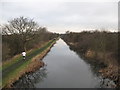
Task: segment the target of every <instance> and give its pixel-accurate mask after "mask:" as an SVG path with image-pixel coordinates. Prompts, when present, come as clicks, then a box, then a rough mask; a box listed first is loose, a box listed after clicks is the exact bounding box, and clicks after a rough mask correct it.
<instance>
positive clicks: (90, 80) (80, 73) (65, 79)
mask: <svg viewBox="0 0 120 90" xmlns="http://www.w3.org/2000/svg"><path fill="white" fill-rule="evenodd" d="M43 61H44V62H45V64H46V65H45V66H44V67H43V68H40V69H39V70H37V71H36V72H34V73H31V74H27V75H25V76H24V77H22V78H21V79H20V80H19V81H17V82H16V83H15V84H14V87H17V88H18V87H19V88H99V87H106V85H105V83H103V79H102V78H101V77H98V76H97V75H96V74H95V73H94V72H93V71H92V70H91V65H90V64H88V63H86V62H85V61H84V60H83V59H82V58H80V56H78V55H77V54H76V52H74V51H72V50H70V49H69V46H68V45H67V44H66V43H65V42H64V41H63V40H62V39H59V40H58V41H57V42H56V44H55V45H54V46H53V47H52V48H51V50H50V52H49V53H48V54H47V55H46V56H45V57H44V58H43ZM108 82H109V83H112V81H111V82H110V81H109V80H108ZM107 86H109V85H107Z"/></svg>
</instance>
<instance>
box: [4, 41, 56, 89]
mask: <svg viewBox="0 0 120 90" xmlns="http://www.w3.org/2000/svg"><path fill="white" fill-rule="evenodd" d="M55 42H56V40H55V39H54V40H50V41H49V42H46V43H44V45H42V46H41V47H39V48H37V49H36V48H35V49H33V50H31V51H28V52H27V56H26V60H23V59H22V56H21V55H18V56H17V57H15V58H14V59H13V60H11V61H10V62H8V63H5V64H3V66H2V67H3V68H2V88H11V87H13V83H14V82H15V81H17V80H19V79H20V78H21V77H22V76H24V75H25V74H27V73H30V72H34V71H36V70H37V69H39V68H40V67H42V66H44V63H43V62H42V61H41V60H40V59H42V58H43V57H44V56H45V55H46V54H47V53H48V52H49V50H50V49H51V47H52V46H53V44H55ZM11 63H12V64H11Z"/></svg>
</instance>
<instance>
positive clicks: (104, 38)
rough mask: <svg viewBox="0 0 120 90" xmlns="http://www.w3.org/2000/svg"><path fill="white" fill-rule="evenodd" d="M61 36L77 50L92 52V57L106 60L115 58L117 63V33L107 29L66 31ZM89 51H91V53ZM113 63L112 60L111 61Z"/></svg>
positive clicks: (84, 52) (83, 52)
mask: <svg viewBox="0 0 120 90" xmlns="http://www.w3.org/2000/svg"><path fill="white" fill-rule="evenodd" d="M62 38H63V39H64V40H65V41H66V42H67V43H68V44H70V45H71V46H72V45H73V46H74V48H76V50H77V51H79V52H80V53H82V54H84V55H85V54H86V53H87V52H88V51H89V52H90V51H93V52H94V56H93V57H94V58H96V59H102V61H105V60H106V63H105V64H108V62H109V60H113V59H114V60H116V61H115V63H118V50H120V49H119V47H118V33H117V32H107V31H101V32H100V31H94V32H90V31H83V32H80V33H74V32H68V31H67V32H66V34H64V35H62ZM93 52H91V53H93ZM112 63H113V62H112Z"/></svg>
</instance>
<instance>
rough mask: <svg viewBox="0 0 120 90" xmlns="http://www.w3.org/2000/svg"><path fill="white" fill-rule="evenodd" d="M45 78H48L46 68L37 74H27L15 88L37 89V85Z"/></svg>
mask: <svg viewBox="0 0 120 90" xmlns="http://www.w3.org/2000/svg"><path fill="white" fill-rule="evenodd" d="M44 78H47V69H46V67H45V66H44V67H42V68H40V69H39V70H38V71H36V72H35V73H30V74H26V75H25V76H24V77H22V78H21V79H20V80H19V81H17V82H16V83H15V84H14V88H16V87H20V88H35V83H38V82H42V81H43V80H44Z"/></svg>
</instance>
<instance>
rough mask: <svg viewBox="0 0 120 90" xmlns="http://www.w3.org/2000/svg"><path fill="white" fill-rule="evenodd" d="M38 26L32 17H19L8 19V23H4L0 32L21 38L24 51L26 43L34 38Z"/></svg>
mask: <svg viewBox="0 0 120 90" xmlns="http://www.w3.org/2000/svg"><path fill="white" fill-rule="evenodd" d="M38 29H39V26H38V24H37V23H36V22H34V21H33V19H29V18H25V17H19V18H14V19H13V20H11V21H9V24H6V25H4V27H3V29H2V34H6V35H11V34H12V35H16V38H19V39H20V40H21V42H20V43H22V46H23V48H24V50H25V51H26V44H27V42H29V41H30V40H32V39H34V38H35V35H36V31H37V30H38Z"/></svg>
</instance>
